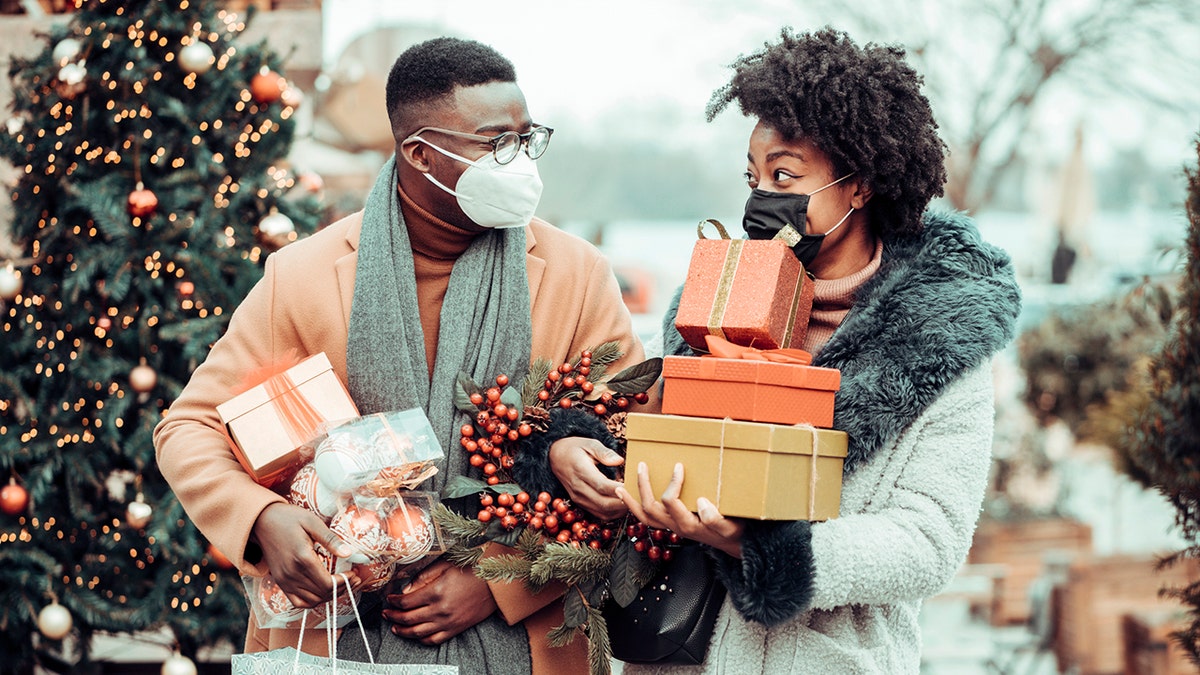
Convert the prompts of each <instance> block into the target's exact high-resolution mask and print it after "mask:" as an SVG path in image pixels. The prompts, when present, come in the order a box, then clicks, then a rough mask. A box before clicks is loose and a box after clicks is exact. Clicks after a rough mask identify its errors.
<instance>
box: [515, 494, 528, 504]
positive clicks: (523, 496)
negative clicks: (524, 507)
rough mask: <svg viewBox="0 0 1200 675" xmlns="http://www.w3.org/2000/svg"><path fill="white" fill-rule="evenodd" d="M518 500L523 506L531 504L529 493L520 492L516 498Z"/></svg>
mask: <svg viewBox="0 0 1200 675" xmlns="http://www.w3.org/2000/svg"><path fill="white" fill-rule="evenodd" d="M516 500H517V501H518V502H519V503H521V504H528V503H529V493H528V492H518V493H517V496H516Z"/></svg>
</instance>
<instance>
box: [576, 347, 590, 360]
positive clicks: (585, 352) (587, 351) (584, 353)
mask: <svg viewBox="0 0 1200 675" xmlns="http://www.w3.org/2000/svg"><path fill="white" fill-rule="evenodd" d="M579 355H580V356H581V357H583V358H585V359H590V358H592V350H590V349H585V350H583V351H581V352H579Z"/></svg>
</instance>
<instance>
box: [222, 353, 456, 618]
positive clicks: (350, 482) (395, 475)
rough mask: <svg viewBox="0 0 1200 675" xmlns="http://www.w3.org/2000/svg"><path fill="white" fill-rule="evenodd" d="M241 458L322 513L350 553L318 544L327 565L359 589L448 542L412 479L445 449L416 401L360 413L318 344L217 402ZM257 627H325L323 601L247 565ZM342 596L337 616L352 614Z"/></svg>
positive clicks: (406, 571)
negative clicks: (295, 601)
mask: <svg viewBox="0 0 1200 675" xmlns="http://www.w3.org/2000/svg"><path fill="white" fill-rule="evenodd" d="M217 413H218V415H219V416H220V417H221V421H222V422H223V424H224V428H225V432H226V436H227V438H228V440H229V444H230V447H232V448H233V452H234V455H236V456H237V458H238V461H239V462H240V463H241V465H242V468H243V469H245V471H246V473H248V474H249V475H250V476H251V477H252V478H253V479H254V480H255V481H256V482H257V483H259V484H260V485H263V486H266V487H269V488H271V489H272V490H275V491H276V492H278V493H279V494H280V495H282V496H283V497H284V498H286V499H287V500H288V501H289V502H290V503H292V504H295V505H297V506H301V507H303V508H306V509H308V510H310V511H312V512H314V513H316V514H317V515H318V516H320V517H321V519H322V520H323V521H324V522H325V523H326V524H327V525H328V526H329V528H330V529H331V530H333V532H334V533H336V534H337V535H338V536H339V537H341V539H342V540H343V541H345V542H346V543H348V544H349V545H350V547H351V548H352V549H353V551H354V553H353V554H352V555H351V556H349V557H348V558H335V557H334V556H332V555H331V554H330V552H329V551H327V550H325V549H324V548H323V547H321V546H319V545H316V546H315V549H316V554H317V556H318V558H320V559H321V560H323V561H324V562H325V563H326V565H327V567H328V569H329V571H330V573H331V574H336V573H339V572H345V571H347V570H353V571H354V573H355V574H356V575H357V576H358V577H359V579H360V580H361V581H362V582H363V583H362V584H361V586H360V587H359V588H358V589H357V593H362V592H367V591H373V590H378V589H380V588H382V587H383V586H385V585H386V584H387V583H388V582H389V581H390V580H392V579H393V578H396V577H408V576H411V575H412V574H414V573H415V572H416V571H417V570H419V569H421V568H422V567H424V566H425V565H426V564H428V563H429V562H431V561H432V560H433V559H434V558H435V557H436V555H437V554H440V553H441V552H443V551H444V550H445V547H444V543H443V540H442V537H441V534H440V531H439V529H438V528H437V526H436V525H435V523H434V522H433V518H432V513H433V508H434V506H435V505H436V504H437V503H438V496H437V494H436V493H434V492H427V491H421V490H418V489H417V488H418V486H419V485H420V484H421V483H423V482H424V481H425V480H426V479H427V478H429V477H430V476H432V475H433V474H434V473H436V471H437V469H436V467H435V466H434V463H435V462H436V461H437V460H438V459H440V458H441V457H442V456H443V452H442V448H441V445H440V443H438V441H437V437H436V436H435V434H434V431H433V428H432V427H431V426H430V424H429V420H428V419H427V418H426V417H425V413H424V412H423V411H421V410H419V409H412V410H401V411H394V412H387V413H376V414H372V415H362V416H360V415H359V414H358V409H357V407H356V406H355V405H354V402H353V400H351V398H350V394H349V393H348V392H347V391H346V388H345V387H344V386H343V385H342V383H341V380H339V379H338V378H337V375H336V374H335V373H334V372H333V369H332V366H331V365H330V363H329V359H328V358H327V357H326V356H325V354H324V353H321V354H316V355H313V356H310V357H308V358H306V359H303V360H301V361H300V362H298V363H296V364H295V365H292V366H291V367H289V368H287V369H286V370H284V371H283V372H280V373H278V374H276V375H274V376H272V377H270V378H267V379H266V380H265V381H263V382H260V383H258V384H257V385H255V386H253V387H251V388H249V389H247V390H246V391H244V392H242V393H240V394H238V395H236V396H234V397H233V398H232V399H230V400H229V401H227V402H225V403H223V404H221V405H219V406H217ZM242 581H243V583H244V584H245V587H246V592H247V596H248V598H249V602H250V607H251V610H252V611H253V612H254V614H255V618H256V620H257V622H258V625H259V626H260V627H263V628H285V627H295V626H298V625H300V622H301V620H302V619H306V618H307V619H308V621H307V625H308V626H311V627H314V628H323V627H324V625H325V623H326V621H327V620H328V618H329V617H327V616H326V614H327V612H328V610H327V608H326V607H319V608H317V609H313V610H308V612H307V613H306V612H305V610H301V609H299V608H296V607H295V606H294V605H292V603H291V602H290V601H289V600H288V598H287V596H286V594H285V593H284V592H283V589H281V588H280V587H279V586H278V585H277V584H276V583H275V580H274V579H272V578H271V576H270V575H269V574H268V575H266V576H255V575H244V576H243V577H242ZM353 618H354V615H353V611H352V607H351V605H350V603H346V604H345V605H339V607H338V608H337V610H336V614H335V617H334V623H335V624H336V625H337V626H343V625H345V624H346V623H347V622H349V621H351V620H353Z"/></svg>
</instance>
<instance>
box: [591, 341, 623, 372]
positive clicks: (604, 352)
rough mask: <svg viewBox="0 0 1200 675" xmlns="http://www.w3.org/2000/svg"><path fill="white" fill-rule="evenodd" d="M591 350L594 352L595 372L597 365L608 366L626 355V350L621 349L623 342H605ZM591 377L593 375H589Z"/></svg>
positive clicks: (593, 363)
mask: <svg viewBox="0 0 1200 675" xmlns="http://www.w3.org/2000/svg"><path fill="white" fill-rule="evenodd" d="M590 351H591V352H592V369H593V372H595V368H596V366H606V365H608V364H610V363H612V362H613V361H616V360H617V359H619V358H621V357H622V356H624V355H625V352H622V351H621V344H620V343H619V342H616V341H610V342H605V343H604V344H602V345H600V346H599V347H596V348H594V349H592V350H590ZM589 377H591V376H590V375H589Z"/></svg>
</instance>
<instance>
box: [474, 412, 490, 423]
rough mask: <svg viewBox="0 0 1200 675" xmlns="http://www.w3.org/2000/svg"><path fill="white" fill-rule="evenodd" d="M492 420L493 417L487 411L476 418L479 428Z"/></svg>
mask: <svg viewBox="0 0 1200 675" xmlns="http://www.w3.org/2000/svg"><path fill="white" fill-rule="evenodd" d="M490 419H492V416H491V415H489V414H488V413H487V411H485V410H481V411H479V414H478V415H476V416H475V422H476V423H478V424H479V426H484V425H485V424H487V423H488V420H490Z"/></svg>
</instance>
